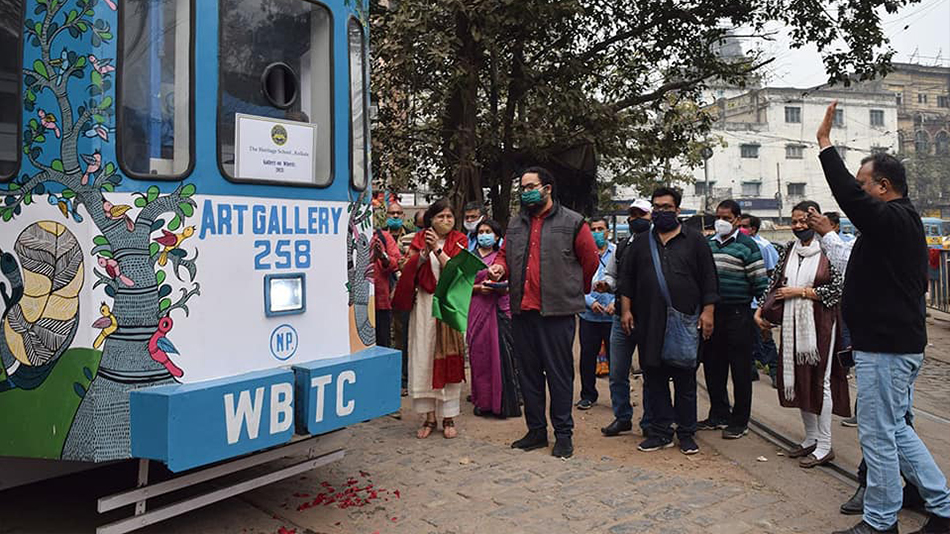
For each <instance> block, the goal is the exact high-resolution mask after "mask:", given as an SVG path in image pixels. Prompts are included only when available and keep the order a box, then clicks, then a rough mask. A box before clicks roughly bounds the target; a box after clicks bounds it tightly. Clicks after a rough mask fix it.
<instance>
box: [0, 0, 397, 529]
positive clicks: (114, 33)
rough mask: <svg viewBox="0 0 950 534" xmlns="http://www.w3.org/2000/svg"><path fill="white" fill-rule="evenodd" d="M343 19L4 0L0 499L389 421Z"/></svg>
mask: <svg viewBox="0 0 950 534" xmlns="http://www.w3.org/2000/svg"><path fill="white" fill-rule="evenodd" d="M360 1H361V0H321V1H311V0H200V1H199V0H22V1H13V0H0V11H2V13H0V30H2V31H0V48H2V49H3V50H5V51H6V52H7V53H6V54H3V55H2V58H0V296H2V300H3V302H2V324H0V360H2V366H0V414H2V419H0V421H2V431H0V489H2V488H3V487H9V486H11V485H14V484H17V483H20V482H22V481H24V480H25V478H23V477H19V478H18V477H17V475H16V471H17V470H16V469H14V468H12V467H10V466H15V465H18V464H17V462H21V461H23V460H16V459H22V458H32V459H44V460H46V461H52V462H59V463H64V462H61V461H63V460H70V461H79V462H84V463H91V464H94V463H101V462H108V461H113V460H124V459H131V458H135V459H139V460H142V461H145V460H152V461H159V462H162V463H163V464H165V465H166V466H167V467H168V468H169V469H170V470H171V471H173V472H182V471H186V470H194V469H196V468H199V467H202V466H207V465H208V464H211V463H215V462H222V461H226V460H231V459H234V458H237V457H239V456H241V457H245V458H246V455H248V454H251V453H256V452H258V451H262V450H264V449H273V448H274V447H280V446H284V445H286V444H288V443H291V442H297V441H299V440H301V439H302V438H303V437H305V436H317V435H326V434H328V433H330V432H332V431H335V430H337V429H341V428H343V427H346V426H348V425H351V424H354V423H357V422H361V421H365V420H368V419H371V418H374V417H378V416H381V415H384V414H387V413H392V412H394V411H396V410H397V409H398V407H399V401H400V398H399V376H400V365H401V361H400V357H399V353H398V352H396V351H392V350H389V349H383V348H380V347H374V346H373V345H374V343H375V341H374V340H375V334H374V325H373V317H374V313H373V284H372V283H371V262H370V249H369V240H370V238H371V236H372V228H371V205H370V196H371V194H370V191H369V188H370V168H369V127H368V118H367V115H368V113H367V110H368V104H369V102H368V100H369V98H368V94H369V93H368V88H369V83H368V71H369V69H368V61H367V49H368V26H367V12H366V10H367V9H368V7H367V6H364V5H363V4H361V3H360ZM11 52H13V53H11ZM308 450H312V447H311V448H310V449H308ZM91 464H90V465H91ZM4 465H5V466H7V467H3V466H4ZM69 465H72V466H75V465H76V464H75V463H73V462H69ZM83 465H85V464H83ZM27 470H28V471H29V472H31V473H33V472H39V471H43V472H49V471H50V470H49V469H38V468H37V464H35V463H31V464H29V468H28V469H27ZM139 482H140V483H141V482H142V481H141V480H140V481H139ZM123 528H124V527H123ZM113 531H120V530H113ZM121 531H124V530H121Z"/></svg>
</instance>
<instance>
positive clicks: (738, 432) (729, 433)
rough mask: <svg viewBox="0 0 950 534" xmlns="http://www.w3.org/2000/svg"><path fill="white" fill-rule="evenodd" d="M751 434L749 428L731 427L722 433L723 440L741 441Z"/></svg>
mask: <svg viewBox="0 0 950 534" xmlns="http://www.w3.org/2000/svg"><path fill="white" fill-rule="evenodd" d="M748 433H749V427H746V426H743V427H738V426H731V427H729V428H727V429H725V430H723V431H722V439H739V438H741V437H742V436H744V435H746V434H748Z"/></svg>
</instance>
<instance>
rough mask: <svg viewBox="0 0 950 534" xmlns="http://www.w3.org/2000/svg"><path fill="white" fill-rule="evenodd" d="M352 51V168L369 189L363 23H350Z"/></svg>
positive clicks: (355, 179) (355, 180)
mask: <svg viewBox="0 0 950 534" xmlns="http://www.w3.org/2000/svg"><path fill="white" fill-rule="evenodd" d="M347 34H348V41H349V55H350V172H351V173H352V174H351V176H352V183H353V187H354V188H355V189H366V182H367V175H368V174H369V168H368V165H367V162H366V130H367V128H366V65H365V48H364V39H363V25H362V24H360V23H359V21H357V20H356V19H354V18H350V21H349V23H348V24H347Z"/></svg>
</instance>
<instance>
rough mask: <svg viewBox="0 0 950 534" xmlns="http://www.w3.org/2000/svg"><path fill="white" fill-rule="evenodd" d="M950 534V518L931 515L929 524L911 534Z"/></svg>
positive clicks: (928, 520)
mask: <svg viewBox="0 0 950 534" xmlns="http://www.w3.org/2000/svg"><path fill="white" fill-rule="evenodd" d="M947 533H950V518H946V517H940V516H939V515H933V514H930V517H929V518H927V523H926V524H924V526H922V527H920V530H915V531H914V532H912V533H911V534H947Z"/></svg>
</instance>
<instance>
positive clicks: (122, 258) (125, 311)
mask: <svg viewBox="0 0 950 534" xmlns="http://www.w3.org/2000/svg"><path fill="white" fill-rule="evenodd" d="M92 202H95V201H92ZM86 207H87V210H88V211H89V212H90V213H92V210H93V209H96V208H94V207H91V206H89V205H87V206H86ZM100 209H101V208H100ZM105 220H106V221H108V222H107V223H106V224H105V225H104V226H105V227H102V226H99V230H100V231H101V232H102V233H103V235H104V236H105V237H106V239H108V240H109V243H110V244H111V245H112V253H113V255H114V258H115V259H116V261H118V262H119V268H120V269H121V271H122V274H124V275H125V276H128V277H129V278H130V279H131V280H132V281H133V283H134V285H133V286H131V287H126V286H125V285H124V284H122V283H121V282H116V294H115V298H114V299H113V302H112V313H113V314H114V315H115V317H116V320H117V321H118V323H119V329H118V330H116V331H115V332H114V333H113V334H112V335H110V336H109V337H107V338H106V340H105V343H104V345H103V349H102V359H101V361H100V363H99V371H98V372H97V373H96V377H95V378H94V380H93V381H92V383H91V384H90V385H89V389H88V391H87V392H86V395H85V396H84V397H83V399H82V402H81V403H80V405H79V409H78V410H77V412H76V416H75V418H74V419H73V424H72V426H71V427H70V429H69V435H68V436H67V438H66V443H65V445H64V447H63V459H64V460H84V461H96V462H102V461H108V460H116V459H121V458H128V457H130V456H131V453H132V451H131V442H130V439H129V438H130V436H129V432H130V429H129V392H130V391H132V390H134V389H139V388H144V387H152V386H157V385H162V384H173V383H175V379H174V378H173V377H172V376H171V374H170V373H169V372H168V371H167V370H166V369H165V367H164V366H163V365H162V364H160V363H158V362H156V361H155V360H153V359H152V357H151V355H150V354H149V352H148V341H149V339H150V338H151V336H152V334H154V333H155V332H156V331H157V329H158V319H159V309H158V303H159V297H158V289H159V288H158V285H157V284H156V278H155V267H154V265H153V263H152V259H151V258H150V256H149V236H150V234H151V231H150V230H151V228H150V227H147V228H146V227H144V225H139V226H138V227H136V229H135V231H134V232H129V231H128V230H127V229H126V227H125V223H123V222H122V221H112V220H109V219H105ZM173 335H174V333H173V332H171V333H169V337H171V336H173Z"/></svg>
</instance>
